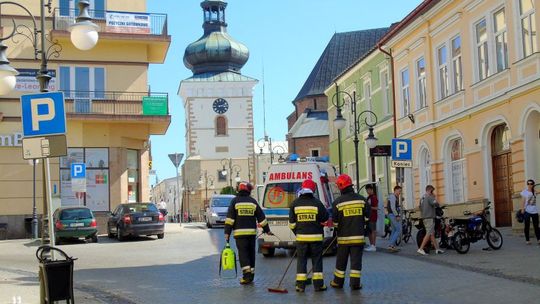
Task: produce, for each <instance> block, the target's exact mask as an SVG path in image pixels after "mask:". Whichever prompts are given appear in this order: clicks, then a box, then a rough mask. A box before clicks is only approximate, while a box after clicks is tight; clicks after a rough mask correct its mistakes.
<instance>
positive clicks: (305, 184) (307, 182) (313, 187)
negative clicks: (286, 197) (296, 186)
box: [302, 179, 317, 193]
mask: <svg viewBox="0 0 540 304" xmlns="http://www.w3.org/2000/svg"><path fill="white" fill-rule="evenodd" d="M302 189H309V190H311V192H313V193H315V190H317V184H315V182H314V181H313V180H311V179H306V180H305V181H304V182H303V183H302Z"/></svg>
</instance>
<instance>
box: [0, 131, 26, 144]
mask: <svg viewBox="0 0 540 304" xmlns="http://www.w3.org/2000/svg"><path fill="white" fill-rule="evenodd" d="M22 139H23V134H22V133H21V132H16V133H13V134H7V135H5V134H0V147H21V146H22Z"/></svg>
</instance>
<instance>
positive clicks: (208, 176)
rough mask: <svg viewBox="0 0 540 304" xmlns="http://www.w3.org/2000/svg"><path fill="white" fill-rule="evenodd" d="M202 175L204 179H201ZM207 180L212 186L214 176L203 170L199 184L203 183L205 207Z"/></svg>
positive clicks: (206, 201)
mask: <svg viewBox="0 0 540 304" xmlns="http://www.w3.org/2000/svg"><path fill="white" fill-rule="evenodd" d="M203 177H204V181H203ZM208 182H210V185H211V186H213V185H214V177H213V176H212V175H208V171H206V170H204V173H203V174H201V177H200V178H199V185H201V186H202V185H203V184H204V191H205V196H204V205H205V207H206V204H207V203H208Z"/></svg>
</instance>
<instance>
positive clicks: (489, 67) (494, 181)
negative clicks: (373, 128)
mask: <svg viewBox="0 0 540 304" xmlns="http://www.w3.org/2000/svg"><path fill="white" fill-rule="evenodd" d="M539 6H540V1H538V0H489V1H488V0H484V1H482V0H460V1H456V0H454V1H451V0H437V1H435V0H426V1H423V2H422V3H421V4H420V5H419V6H418V7H417V8H416V9H415V10H414V11H413V12H411V13H410V14H409V15H408V16H407V17H406V18H405V19H404V20H403V21H402V22H401V23H400V24H399V25H398V26H396V27H394V28H393V29H392V30H391V31H390V33H389V34H388V35H387V36H386V37H384V38H383V39H382V41H381V44H382V47H383V48H385V49H387V50H389V51H391V53H392V55H393V60H394V62H393V63H394V72H393V74H394V79H395V92H396V117H397V136H398V137H400V138H411V139H412V140H413V146H414V147H413V158H414V159H413V161H414V167H413V168H412V170H406V173H405V191H404V192H405V197H406V201H407V202H408V206H409V207H412V206H413V205H417V204H418V203H417V202H418V201H419V198H420V196H421V195H422V194H423V193H424V189H425V186H426V185H427V184H433V185H434V186H435V187H436V189H437V190H436V193H437V195H439V197H440V200H441V201H442V202H444V203H447V204H453V205H456V207H457V206H460V205H461V204H462V203H463V204H471V203H473V202H480V201H484V202H485V201H486V200H488V201H491V202H492V203H493V205H494V212H492V215H491V216H492V222H494V223H495V224H496V225H497V226H509V225H511V224H512V222H513V216H512V214H513V211H515V210H517V208H519V205H520V204H521V199H520V197H519V192H521V191H522V190H523V189H524V188H525V181H526V180H527V179H529V178H532V179H535V180H536V181H537V182H538V180H539V179H540V158H539V156H540V138H539V134H540V88H539V84H540V53H539V52H538V46H539V44H540V42H539V36H538V35H537V32H536V24H539V23H540V16H539V15H540V14H539V13H538V12H536V9H538V8H539ZM474 207H476V206H474ZM465 208H469V209H474V208H473V206H461V208H455V209H465Z"/></svg>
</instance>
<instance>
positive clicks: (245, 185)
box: [238, 182, 253, 193]
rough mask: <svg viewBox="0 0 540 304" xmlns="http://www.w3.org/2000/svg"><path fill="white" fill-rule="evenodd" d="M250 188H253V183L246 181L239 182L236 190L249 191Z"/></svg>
mask: <svg viewBox="0 0 540 304" xmlns="http://www.w3.org/2000/svg"><path fill="white" fill-rule="evenodd" d="M251 190H253V185H251V184H250V183H248V182H241V183H240V184H238V192H240V191H246V192H249V193H251Z"/></svg>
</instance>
